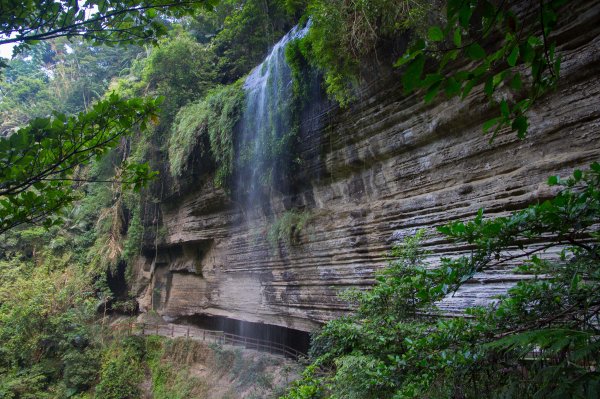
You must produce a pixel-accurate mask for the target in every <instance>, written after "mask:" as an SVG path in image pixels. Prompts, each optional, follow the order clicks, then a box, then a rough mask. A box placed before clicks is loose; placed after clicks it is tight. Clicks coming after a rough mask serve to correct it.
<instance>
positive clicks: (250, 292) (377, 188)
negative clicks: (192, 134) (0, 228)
mask: <svg viewBox="0 0 600 399" xmlns="http://www.w3.org/2000/svg"><path fill="white" fill-rule="evenodd" d="M599 21H600V2H599V1H586V2H579V3H577V2H576V3H575V4H574V5H573V6H572V7H571V9H570V10H569V11H568V13H567V15H564V16H562V24H561V25H560V26H559V27H558V29H557V31H556V40H557V44H558V50H559V51H560V53H561V54H562V57H563V63H562V72H561V73H562V77H561V79H560V82H559V86H558V88H557V89H556V90H555V91H553V92H550V93H548V94H547V95H545V96H544V97H543V98H542V99H540V100H539V101H538V103H537V104H536V105H535V106H534V107H533V109H532V110H531V111H530V112H529V114H528V117H529V122H530V126H531V128H530V130H529V134H528V137H527V138H526V139H525V140H519V139H518V138H517V137H516V134H514V133H511V132H507V131H505V132H501V133H500V134H499V135H498V137H497V138H496V140H495V141H494V142H493V143H492V144H490V143H489V137H488V136H485V135H484V134H482V131H481V125H482V123H483V121H485V120H487V119H489V118H491V117H493V116H495V115H494V110H492V109H491V108H490V107H489V106H488V103H487V101H486V100H485V97H484V96H483V95H482V88H481V87H479V88H476V89H474V90H473V92H472V93H471V94H470V95H469V97H468V98H467V99H466V100H464V101H460V100H458V99H453V100H450V101H439V102H434V103H431V104H424V103H423V102H422V101H421V97H420V96H419V95H413V96H405V95H404V94H403V93H402V90H401V87H400V84H399V77H398V75H397V72H393V71H389V72H385V70H386V68H380V69H378V71H379V72H377V76H376V77H373V78H371V79H369V80H370V83H369V84H368V85H366V86H365V88H364V90H363V91H362V93H361V97H360V101H357V102H356V103H355V105H353V106H352V107H351V108H349V109H346V110H341V109H338V108H337V107H334V106H327V104H324V103H323V104H321V106H315V107H314V110H313V111H314V112H307V114H306V118H305V119H304V120H303V124H302V131H301V133H300V134H301V140H300V143H301V144H300V146H301V147H300V149H299V154H300V159H302V165H301V167H300V170H299V172H298V173H297V176H295V179H294V184H293V187H292V188H291V190H290V191H289V192H287V193H277V192H273V193H272V194H271V197H270V199H269V202H268V204H256V207H257V208H261V209H260V211H255V210H252V209H247V207H240V206H239V205H238V204H237V203H236V202H235V201H233V200H231V198H230V196H229V195H228V194H227V193H226V192H225V191H224V190H222V189H217V188H215V187H214V185H213V184H212V183H210V181H211V180H210V179H199V180H198V182H197V185H195V186H194V184H192V188H191V189H188V190H186V193H185V195H177V194H171V195H170V196H169V197H168V198H167V199H166V200H164V201H163V203H162V205H161V217H162V224H163V227H162V228H161V231H163V232H164V234H163V236H164V237H163V241H161V243H160V244H159V245H157V246H156V247H154V248H152V246H149V247H148V249H147V250H146V251H144V256H142V257H140V258H139V259H138V262H137V263H136V265H135V274H136V284H135V287H134V288H135V290H136V291H137V292H138V293H139V301H140V304H141V308H142V309H143V310H148V309H150V308H153V309H155V310H156V311H157V312H158V313H159V314H161V315H163V316H164V317H166V318H169V319H176V318H179V317H182V316H189V315H198V314H204V315H218V316H225V317H230V318H234V319H239V320H245V321H252V322H263V323H267V324H275V325H280V326H286V327H290V328H294V329H299V330H306V331H308V330H312V329H313V328H315V327H316V326H317V325H318V324H319V323H322V322H324V321H327V320H329V319H331V318H333V317H335V316H338V315H340V314H342V313H343V312H345V311H347V310H348V306H347V305H346V304H345V303H343V302H342V301H340V300H339V299H338V297H337V293H338V292H339V291H340V290H341V289H345V288H348V287H362V286H366V285H368V284H370V283H371V282H372V278H373V272H374V271H375V270H377V269H379V268H381V267H383V266H384V265H385V264H386V251H388V250H389V249H390V247H391V245H392V244H393V243H394V242H395V241H397V240H400V239H401V238H402V237H404V236H406V235H408V234H412V233H413V232H414V231H415V230H417V229H420V228H426V229H429V230H430V231H433V227H435V226H437V225H440V224H442V223H446V222H448V221H450V220H454V219H466V218H471V217H473V216H474V215H475V214H476V212H477V210H478V209H479V208H484V209H485V211H486V214H487V215H490V216H494V215H498V214H501V213H504V212H507V211H510V210H514V209H518V208H522V207H524V206H526V205H527V204H529V203H532V202H534V201H536V200H539V199H543V198H546V197H548V196H549V195H551V194H552V192H551V190H550V189H549V188H548V186H547V185H546V184H545V182H546V179H547V177H548V176H549V175H553V174H559V175H566V174H569V173H570V172H571V171H572V169H574V168H576V167H579V168H584V167H586V166H587V165H589V164H590V163H591V162H592V161H594V160H598V159H600V40H599V37H598V36H599V35H600V23H599ZM374 76H375V73H374ZM291 209H294V210H296V211H297V212H302V214H303V215H304V217H307V218H308V221H307V223H306V224H305V226H304V227H303V228H302V229H301V230H298V231H294V232H293V235H294V240H292V242H290V243H286V242H281V241H280V242H279V243H278V244H276V245H273V244H272V243H270V242H269V241H268V240H267V235H268V232H269V231H270V229H272V226H273V224H274V223H276V222H277V220H278V219H280V218H281V217H282V216H283V215H285V213H286V211H289V210H291ZM426 245H427V247H428V249H429V250H431V251H432V261H435V258H436V257H439V256H448V255H450V256H452V255H457V254H460V253H461V252H462V251H465V250H467V249H466V248H457V247H455V246H449V245H448V243H447V242H445V241H444V240H442V239H441V238H439V237H437V236H435V235H433V236H431V238H430V239H428V241H427V243H426ZM516 279H518V276H515V275H513V274H512V273H511V272H510V267H507V268H505V269H503V270H495V271H493V272H488V273H485V274H481V275H478V276H477V277H476V278H475V279H473V281H471V282H470V283H469V284H467V286H466V287H464V288H463V289H461V290H460V291H459V292H458V293H457V294H456V295H454V296H453V297H451V298H447V300H445V301H444V302H443V303H442V304H441V306H442V308H443V309H444V310H445V311H447V312H449V313H455V312H459V311H460V309H463V308H464V307H465V306H469V305H473V304H477V303H482V302H484V301H485V300H486V298H489V297H491V296H493V295H496V294H497V293H500V292H503V291H504V290H505V289H506V288H507V287H508V286H509V285H510V284H512V283H514V281H515V280H516Z"/></svg>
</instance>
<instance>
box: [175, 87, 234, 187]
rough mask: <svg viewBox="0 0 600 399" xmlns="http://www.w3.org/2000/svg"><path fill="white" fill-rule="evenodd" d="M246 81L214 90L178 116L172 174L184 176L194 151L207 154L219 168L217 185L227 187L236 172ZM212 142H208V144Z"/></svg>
mask: <svg viewBox="0 0 600 399" xmlns="http://www.w3.org/2000/svg"><path fill="white" fill-rule="evenodd" d="M244 100H245V93H244V91H243V89H242V81H238V82H237V83H234V84H232V85H228V86H222V87H219V88H217V89H213V90H211V91H210V92H209V93H208V94H207V95H206V97H205V98H204V99H203V100H201V101H199V102H197V103H193V104H190V105H188V106H187V107H184V108H182V109H181V111H179V113H178V114H177V118H176V119H175V123H174V125H173V132H172V135H171V137H170V138H169V161H170V167H171V173H172V174H173V175H175V176H177V175H181V174H182V173H183V172H184V170H185V169H184V168H185V167H186V165H187V164H188V158H189V157H190V156H191V155H192V153H193V152H194V151H198V150H199V151H200V153H206V150H207V149H206V148H203V143H205V142H206V141H208V143H209V145H210V156H211V158H212V159H213V160H214V161H215V162H216V164H217V171H216V174H215V182H216V183H217V185H219V186H225V185H226V182H227V179H228V178H229V176H231V173H232V168H233V133H234V127H235V125H236V124H237V122H238V121H239V119H240V117H241V115H242V112H243V107H244ZM207 139H208V140H207Z"/></svg>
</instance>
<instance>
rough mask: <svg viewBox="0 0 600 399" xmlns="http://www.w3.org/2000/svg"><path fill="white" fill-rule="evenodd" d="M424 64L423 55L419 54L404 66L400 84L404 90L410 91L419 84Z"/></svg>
mask: <svg viewBox="0 0 600 399" xmlns="http://www.w3.org/2000/svg"><path fill="white" fill-rule="evenodd" d="M424 66H425V57H424V56H423V54H419V55H418V56H417V57H416V58H415V59H414V60H413V61H412V62H411V63H410V64H409V65H408V67H407V68H406V70H405V71H404V74H403V75H402V85H403V86H404V90H405V91H407V92H410V91H412V90H414V89H415V88H417V87H418V86H419V83H420V81H421V74H422V73H423V67H424Z"/></svg>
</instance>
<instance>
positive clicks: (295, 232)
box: [267, 210, 311, 248]
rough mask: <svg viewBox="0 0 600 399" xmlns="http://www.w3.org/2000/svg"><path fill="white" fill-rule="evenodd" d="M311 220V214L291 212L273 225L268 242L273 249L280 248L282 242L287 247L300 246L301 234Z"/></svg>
mask: <svg viewBox="0 0 600 399" xmlns="http://www.w3.org/2000/svg"><path fill="white" fill-rule="evenodd" d="M310 218H311V214H310V212H307V211H302V212H301V211H297V210H289V211H285V212H284V213H283V214H282V215H281V216H279V217H278V218H277V219H275V220H274V221H273V223H271V226H270V228H269V231H268V233H267V240H268V241H269V243H270V244H271V247H272V248H278V247H279V243H280V242H282V243H283V244H284V245H285V246H288V247H289V246H291V245H295V244H298V241H299V238H300V233H301V232H302V230H303V229H304V227H305V226H306V224H307V223H308V222H309V220H310Z"/></svg>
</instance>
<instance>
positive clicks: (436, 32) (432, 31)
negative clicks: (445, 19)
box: [427, 26, 444, 42]
mask: <svg viewBox="0 0 600 399" xmlns="http://www.w3.org/2000/svg"><path fill="white" fill-rule="evenodd" d="M427 38H428V39H429V40H431V41H432V42H441V41H442V40H444V32H442V29H440V27H439V26H432V27H431V28H429V31H427Z"/></svg>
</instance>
